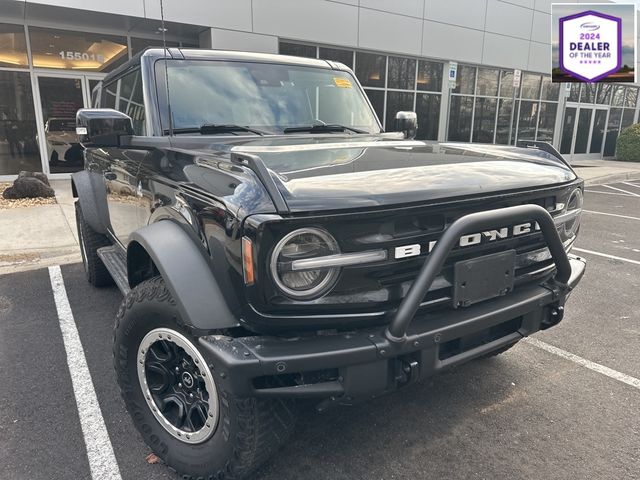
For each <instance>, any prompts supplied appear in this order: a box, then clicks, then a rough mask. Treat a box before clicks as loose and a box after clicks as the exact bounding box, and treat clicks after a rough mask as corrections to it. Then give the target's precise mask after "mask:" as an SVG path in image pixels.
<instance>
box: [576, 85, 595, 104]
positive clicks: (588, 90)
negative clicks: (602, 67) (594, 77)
mask: <svg viewBox="0 0 640 480" xmlns="http://www.w3.org/2000/svg"><path fill="white" fill-rule="evenodd" d="M597 86H598V84H597V83H583V84H582V89H581V90H580V103H595V101H596V88H597Z"/></svg>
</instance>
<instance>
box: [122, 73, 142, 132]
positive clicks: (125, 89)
mask: <svg viewBox="0 0 640 480" xmlns="http://www.w3.org/2000/svg"><path fill="white" fill-rule="evenodd" d="M118 82H120V97H119V99H118V102H117V103H118V107H117V109H118V110H120V111H121V112H123V113H126V114H127V115H129V116H130V117H131V120H133V131H134V132H135V134H136V135H145V134H146V133H145V132H146V128H145V122H144V119H145V115H144V100H143V98H142V78H140V70H135V71H133V72H131V73H128V74H126V75H125V76H124V77H122V78H121V79H120V80H118Z"/></svg>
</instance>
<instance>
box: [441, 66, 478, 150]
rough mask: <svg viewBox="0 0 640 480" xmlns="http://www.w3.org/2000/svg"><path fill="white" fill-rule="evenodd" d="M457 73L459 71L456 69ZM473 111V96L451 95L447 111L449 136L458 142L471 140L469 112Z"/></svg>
mask: <svg viewBox="0 0 640 480" xmlns="http://www.w3.org/2000/svg"><path fill="white" fill-rule="evenodd" d="M458 74H460V71H459V70H458ZM472 111H473V97H467V96H460V95H453V96H452V97H451V108H450V111H449V133H448V136H449V138H448V139H447V140H453V141H458V142H468V141H470V140H471V113H472Z"/></svg>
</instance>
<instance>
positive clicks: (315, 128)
mask: <svg viewBox="0 0 640 480" xmlns="http://www.w3.org/2000/svg"><path fill="white" fill-rule="evenodd" d="M346 130H348V131H350V132H353V133H369V132H365V131H364V130H360V129H357V128H353V127H347V126H346V125H338V124H331V123H326V124H316V125H300V126H297V127H287V128H285V129H284V130H282V131H283V132H284V133H300V132H309V133H316V132H318V133H326V132H344V131H346Z"/></svg>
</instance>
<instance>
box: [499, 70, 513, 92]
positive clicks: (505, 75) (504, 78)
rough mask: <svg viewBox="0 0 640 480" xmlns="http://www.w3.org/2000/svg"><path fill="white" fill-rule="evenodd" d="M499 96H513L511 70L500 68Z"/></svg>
mask: <svg viewBox="0 0 640 480" xmlns="http://www.w3.org/2000/svg"><path fill="white" fill-rule="evenodd" d="M500 96H501V97H508V98H511V97H513V71H512V70H502V71H501V72H500Z"/></svg>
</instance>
